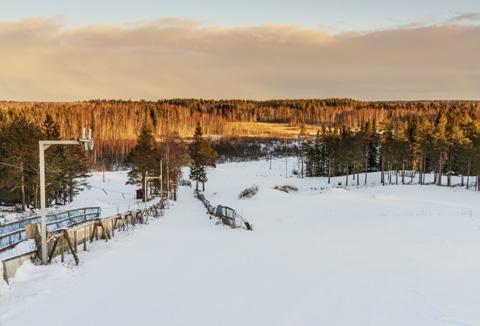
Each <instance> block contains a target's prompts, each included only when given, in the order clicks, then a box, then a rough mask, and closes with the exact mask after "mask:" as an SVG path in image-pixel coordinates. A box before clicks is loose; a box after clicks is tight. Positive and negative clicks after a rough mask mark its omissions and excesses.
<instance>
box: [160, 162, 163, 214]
mask: <svg viewBox="0 0 480 326" xmlns="http://www.w3.org/2000/svg"><path fill="white" fill-rule="evenodd" d="M162 163H163V161H162V160H160V203H161V204H162V205H163V164H162Z"/></svg>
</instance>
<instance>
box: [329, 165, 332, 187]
mask: <svg viewBox="0 0 480 326" xmlns="http://www.w3.org/2000/svg"><path fill="white" fill-rule="evenodd" d="M331 170H332V169H331V164H330V162H328V184H330V177H331V172H332V171H331Z"/></svg>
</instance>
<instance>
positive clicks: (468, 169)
mask: <svg viewBox="0 0 480 326" xmlns="http://www.w3.org/2000/svg"><path fill="white" fill-rule="evenodd" d="M469 183H470V161H468V163H467V189H468V188H469V187H470V186H469Z"/></svg>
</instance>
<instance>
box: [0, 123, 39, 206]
mask: <svg viewBox="0 0 480 326" xmlns="http://www.w3.org/2000/svg"><path fill="white" fill-rule="evenodd" d="M41 135H42V132H41V130H40V128H38V127H37V126H35V125H34V124H32V123H30V122H28V121H27V120H26V119H25V118H24V117H23V116H18V117H15V118H14V119H13V120H12V121H11V122H10V123H8V124H6V125H5V126H4V127H3V128H2V129H1V131H0V153H1V157H0V162H1V163H3V165H2V170H1V172H2V176H1V177H0V180H1V181H0V186H1V190H2V197H3V198H5V199H8V198H11V199H12V201H13V202H20V203H21V205H22V210H23V211H25V210H26V208H27V207H28V206H29V205H30V201H29V200H28V198H29V197H31V189H32V188H33V187H32V184H34V183H35V182H36V180H37V170H38V140H39V139H40V138H41Z"/></svg>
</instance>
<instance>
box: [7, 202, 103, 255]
mask: <svg viewBox="0 0 480 326" xmlns="http://www.w3.org/2000/svg"><path fill="white" fill-rule="evenodd" d="M100 213H101V210H100V207H84V208H79V209H72V210H69V211H65V212H61V213H56V214H48V215H47V229H48V231H49V232H53V231H56V230H58V229H60V228H64V227H69V226H72V225H75V224H79V223H83V222H86V221H89V220H93V219H95V218H97V217H100ZM28 224H40V216H34V217H31V218H27V219H24V220H21V221H13V222H9V223H6V224H3V225H0V250H1V249H4V248H7V247H10V246H13V245H15V244H17V243H19V242H21V241H23V240H25V239H26V235H25V226H26V225H28Z"/></svg>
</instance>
